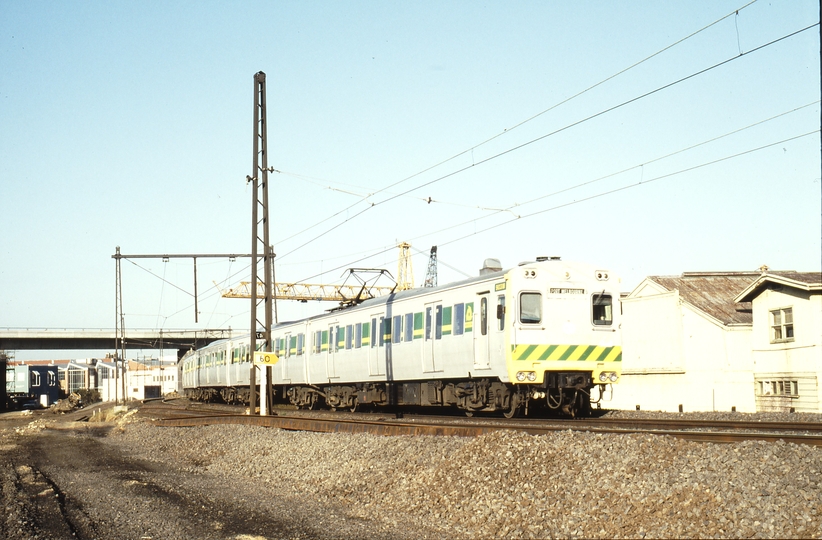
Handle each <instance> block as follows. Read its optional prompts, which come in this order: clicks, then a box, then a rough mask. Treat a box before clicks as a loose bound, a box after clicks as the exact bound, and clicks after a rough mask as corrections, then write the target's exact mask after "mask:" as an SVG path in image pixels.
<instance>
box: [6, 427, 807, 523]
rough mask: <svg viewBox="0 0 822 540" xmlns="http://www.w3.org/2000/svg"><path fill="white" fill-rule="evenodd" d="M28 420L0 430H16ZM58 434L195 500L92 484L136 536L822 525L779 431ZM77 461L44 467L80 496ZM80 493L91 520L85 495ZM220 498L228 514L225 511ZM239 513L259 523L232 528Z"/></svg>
mask: <svg viewBox="0 0 822 540" xmlns="http://www.w3.org/2000/svg"><path fill="white" fill-rule="evenodd" d="M40 428H42V423H41V425H40V426H38V425H37V424H36V423H35V424H34V425H33V427H26V428H18V429H17V430H9V429H7V430H4V432H3V433H2V434H0V435H2V439H3V442H5V443H7V444H9V443H13V444H17V445H22V444H26V442H25V440H26V439H27V438H33V437H37V436H38V434H39V433H40V432H41V431H43V430H42V429H40ZM48 431H50V430H45V431H44V433H45V432H48ZM69 437H73V438H76V439H78V440H79V441H81V440H85V439H88V440H89V441H90V440H91V439H93V440H94V441H95V444H97V442H99V443H100V444H101V445H102V447H103V448H104V449H105V450H106V452H109V451H110V452H112V455H115V456H122V457H123V461H124V462H131V463H135V462H137V463H139V462H144V463H146V467H145V471H144V472H132V473H131V474H132V476H133V478H132V477H130V478H131V479H130V480H129V482H130V483H129V486H132V485H133V484H134V483H135V482H136V483H137V484H136V485H137V486H138V487H139V485H144V486H145V485H148V486H153V487H152V489H155V490H163V492H164V493H166V494H169V493H171V494H180V495H179V496H184V497H188V498H196V499H198V500H202V504H200V503H199V502H198V503H197V505H198V506H196V508H197V509H199V508H200V507H202V510H200V511H198V515H197V516H189V517H187V516H181V515H168V516H165V517H161V516H153V515H151V514H152V513H157V514H161V513H163V512H164V508H166V507H164V506H163V505H158V506H155V507H152V508H151V510H150V512H147V511H146V508H145V506H143V507H139V504H140V501H139V500H138V499H137V498H135V497H134V495H133V494H131V495H130V494H129V492H128V491H127V490H123V491H122V492H120V493H116V492H111V493H99V494H97V495H95V496H97V497H100V498H103V499H105V498H108V500H109V502H110V504H111V506H112V508H116V509H117V512H122V513H123V515H127V516H128V519H129V520H132V522H133V527H134V530H135V531H137V533H135V534H136V536H131V537H134V538H139V537H141V535H142V536H143V537H146V538H183V537H186V535H187V534H189V535H190V534H193V533H196V534H197V535H198V536H201V537H204V531H210V532H209V533H208V535H207V536H208V537H213V538H252V537H254V538H320V537H322V538H353V537H366V536H367V537H379V538H469V537H470V538H488V537H500V538H549V537H553V538H569V537H576V538H646V537H647V538H657V537H658V538H680V537H690V538H697V537H698V538H704V537H725V538H774V537H780V538H784V537H794V538H809V537H817V538H818V537H822V448H816V447H811V446H801V445H794V444H789V443H783V442H779V443H766V442H745V443H739V444H707V443H694V442H687V441H682V440H680V439H676V438H673V437H668V436H654V435H614V434H593V433H585V432H572V431H562V432H557V433H554V434H551V435H540V436H532V435H527V434H524V433H521V432H494V433H491V434H487V435H483V436H480V437H476V438H457V437H426V436H417V437H381V436H374V435H367V434H360V435H350V434H343V433H339V434H317V433H307V432H290V431H283V430H279V429H275V428H260V427H250V426H240V425H218V426H206V427H195V428H167V427H157V426H154V425H152V424H151V423H150V422H148V421H146V420H145V419H139V418H137V417H135V416H134V415H131V416H129V418H128V419H126V420H125V421H123V420H121V421H119V422H118V423H117V424H115V425H114V427H113V428H112V429H110V430H109V431H108V432H107V434H106V435H105V436H101V434H100V433H99V431H98V432H92V430H91V429H82V428H78V429H76V430H74V431H73V432H72V433H71V434H70V435H69ZM9 447H10V446H6V448H9ZM82 462H83V457H82V456H78V469H77V470H50V469H49V468H48V467H43V473H44V474H47V475H48V476H49V477H50V479H51V481H52V482H54V483H55V484H58V485H59V486H60V487H61V489H62V492H63V493H64V494H65V496H66V498H67V499H68V500H71V499H73V498H74V497H75V492H77V491H83V493H86V495H85V496H86V497H90V495H89V492H90V491H92V490H91V488H90V487H89V486H88V485H85V484H84V483H83V482H84V478H85V475H84V474H83V471H82V467H81V466H79V465H80V464H82ZM17 468H18V470H19V468H20V467H19V465H18V467H17ZM156 471H163V473H162V474H159V473H158V472H156ZM12 472H13V471H7V470H3V474H4V475H6V476H10V475H11V473H12ZM18 476H19V473H18ZM143 489H145V487H144V488H143ZM73 490H75V491H74V492H73ZM113 491H120V490H113ZM8 495H9V494H8V493H6V497H5V501H6V509H7V511H10V510H13V509H14V508H13V507H12V506H10V505H11V504H12V503H11V502H10V499H9V496H8ZM176 496H178V495H175V497H176ZM86 501H87V502H86V503H85V505H86V508H85V509H84V512H85V514H86V515H88V516H89V519H92V520H94V519H96V517H95V514H94V513H93V512H92V511H91V510H89V508H90V507H94V505H95V504H97V503H95V502H94V501H92V500H91V499H86ZM129 505H132V506H134V509H133V512H132V511H131V510H129V508H130V507H129ZM229 506H230V507H231V508H229ZM229 510H231V511H232V512H233V513H234V515H235V516H239V520H240V522H241V523H240V525H239V526H238V525H237V524H236V523H235V524H233V525H231V524H228V523H226V521H227V518H226V516H223V515H222V514H223V512H225V514H226V515H227V514H228V513H229ZM245 516H248V518H247V519H248V520H249V521H248V522H249V524H250V523H251V522H252V520H253V521H254V522H255V523H256V521H257V520H259V519H260V516H266V518H268V519H269V520H270V522H271V523H270V524H268V525H266V527H267V528H265V529H264V530H263V531H262V532H261V529H262V526H261V525H259V524H258V525H257V526H256V529H254V535H252V536H246V535H238V534H235V532H236V531H237V530H242V526H241V525H242V522H243V520H244V519H246V518H245ZM234 519H235V520H236V519H238V518H237V517H235V518H234ZM141 520H144V521H141ZM229 525H231V526H229ZM252 528H253V527H251V526H250V525H249V530H251V529H252ZM232 531H235V532H232ZM123 537H128V536H123Z"/></svg>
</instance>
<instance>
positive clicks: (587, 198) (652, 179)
mask: <svg viewBox="0 0 822 540" xmlns="http://www.w3.org/2000/svg"><path fill="white" fill-rule="evenodd" d="M819 132H820V130H818V129H816V130H813V131H809V132H807V133H802V134H801V135H796V136H794V137H789V138H787V139H782V140H780V141H776V142H773V143H770V144H766V145H763V146H759V147H757V148H751V149H749V150H745V151H743V152H738V153H736V154H732V155H730V156H725V157H722V158H719V159H714V160H711V161H708V162H705V163H701V164H699V165H694V166H692V167H687V168H685V169H681V170H678V171H675V172H672V173H667V174H663V175H660V176H656V177H654V178H649V179H647V180H640V181H639V182H635V183H633V184H628V185H625V186H621V187H618V188H615V189H611V190H608V191H603V192H601V193H597V194H594V195H591V196H589V197H584V198H582V199H578V200H574V201H570V202H567V203H563V204H559V205H556V206H553V207H551V208H545V209H543V210H539V211H537V212H532V213H530V214H525V215H523V216H521V217H519V218H515V219H510V220H508V221H504V222H502V223H497V224H496V225H491V226H490V227H486V228H484V229H480V230H478V231H474V232H472V233H470V234H466V235H464V236H461V237H459V238H454V239H453V240H448V241H446V242H440V243H439V245H440V246H447V245H449V244H453V243H455V242H459V241H460V240H465V239H466V238H469V237H471V236H475V235H477V234H480V233H484V232H487V231H490V230H492V229H496V228H498V227H502V226H503V225H508V224H510V223H513V222H515V221H518V220H521V219H526V218H530V217H533V216H537V215H540V214H545V213H547V212H552V211H554V210H559V209H560V208H565V207H568V206H572V205H575V204H580V203H583V202H586V201H590V200H593V199H597V198H599V197H604V196H606V195H611V194H614V193H618V192H620V191H625V190H627V189H631V188H635V187H639V186H641V185H646V184H650V183H651V182H656V181H657V180H662V179H665V178H670V177H672V176H676V175H679V174H684V173H687V172H690V171H694V170H696V169H701V168H703V167H708V166H710V165H715V164H717V163H721V162H723V161H727V160H729V159H734V158H737V157H740V156H744V155H746V154H751V153H753V152H758V151H760V150H765V149H767V148H772V147H774V146H777V145H779V144H784V143H786V142H790V141H794V140H797V139H801V138H803V137H808V136H810V135H813V134H815V133H819Z"/></svg>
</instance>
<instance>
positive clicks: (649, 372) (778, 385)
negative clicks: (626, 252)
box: [603, 269, 822, 412]
mask: <svg viewBox="0 0 822 540" xmlns="http://www.w3.org/2000/svg"><path fill="white" fill-rule="evenodd" d="M763 270H765V269H763ZM622 310H623V323H622V339H623V356H622V363H623V366H622V379H621V381H620V383H619V384H618V385H616V386H615V388H614V394H613V399H612V400H611V401H606V402H604V403H603V406H604V407H607V408H616V409H634V408H635V407H640V408H641V409H643V410H661V411H670V412H677V411H679V410H680V408H681V410H683V411H685V412H693V411H731V410H734V409H735V410H737V411H740V412H756V411H771V410H784V411H789V410H795V411H796V412H822V404H820V400H819V396H820V392H819V391H818V385H819V381H820V378H822V367H820V364H822V273H819V272H768V271H761V272H710V273H709V272H692V273H684V274H682V275H681V276H651V277H648V278H646V279H645V280H644V281H643V282H642V283H640V284H639V285H638V286H637V287H636V289H634V290H633V291H632V292H631V293H630V294H629V295H628V296H627V297H626V298H623V300H622ZM800 317H801V322H800ZM800 331H801V332H802V334H801V335H800Z"/></svg>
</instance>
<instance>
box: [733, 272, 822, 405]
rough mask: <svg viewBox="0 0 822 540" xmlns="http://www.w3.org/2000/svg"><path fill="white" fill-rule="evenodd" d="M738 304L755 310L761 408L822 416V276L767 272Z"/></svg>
mask: <svg viewBox="0 0 822 540" xmlns="http://www.w3.org/2000/svg"><path fill="white" fill-rule="evenodd" d="M736 301H738V302H751V303H752V305H753V337H752V345H753V351H752V354H753V378H754V389H755V392H756V402H757V409H758V410H773V409H776V410H784V409H794V410H795V411H797V412H822V399H821V398H822V392H820V389H819V385H820V381H822V273H820V272H773V273H771V272H766V273H764V274H762V275H761V276H759V277H758V279H756V280H755V281H754V282H753V283H751V284H750V285H748V286H747V287H746V288H745V289H744V290H742V291H741V292H740V293H739V294H738V295H737V296H736Z"/></svg>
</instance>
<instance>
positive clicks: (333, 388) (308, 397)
mask: <svg viewBox="0 0 822 540" xmlns="http://www.w3.org/2000/svg"><path fill="white" fill-rule="evenodd" d="M495 266H496V267H495ZM618 287H619V279H617V278H616V277H615V276H614V275H612V274H611V273H610V272H609V271H607V270H603V269H600V268H597V267H594V266H590V265H587V264H582V263H574V262H565V261H561V260H559V258H554V257H552V258H546V257H540V258H538V259H537V260H536V261H533V262H526V263H522V264H520V265H519V266H517V267H514V268H511V269H508V270H501V269H499V263H498V262H497V261H496V260H495V259H488V260H486V264H485V266H484V267H483V269H482V270H481V271H480V275H479V276H477V277H473V278H470V279H466V280H463V281H459V282H455V283H450V284H448V285H442V286H439V287H432V288H420V289H411V290H407V291H403V292H398V293H394V294H391V295H389V296H386V297H380V298H374V299H370V300H367V301H365V302H363V303H361V304H359V305H356V306H354V307H349V308H345V309H342V310H338V311H331V312H329V313H325V314H322V315H318V316H315V317H310V318H307V319H303V320H299V321H292V322H286V323H281V324H278V325H276V326H275V327H274V328H273V331H272V335H273V339H272V342H273V352H274V354H275V355H276V356H277V358H278V361H277V363H276V364H275V365H274V366H273V367H271V369H270V370H266V369H260V368H259V366H258V367H257V369H260V371H259V372H258V375H257V376H256V380H257V381H258V383H259V382H261V381H262V380H264V377H265V376H266V372H269V373H270V377H271V384H272V385H273V390H274V396H273V399H274V402H275V403H276V402H279V403H287V404H291V405H294V406H297V407H301V408H313V407H320V406H322V407H330V408H333V409H337V408H345V409H351V410H355V409H357V408H359V407H382V406H403V405H408V406H431V407H455V408H457V409H461V410H463V411H465V412H466V413H467V414H469V415H470V414H473V413H474V412H480V411H486V412H495V411H496V412H502V413H503V414H504V415H505V416H506V417H512V416H515V415H518V414H520V413H525V414H528V413H529V411H533V410H535V409H553V410H556V411H561V412H562V413H564V414H566V415H570V416H575V415H579V414H583V413H587V412H590V410H591V403H592V402H593V403H596V402H598V401H599V400H600V399H601V398H602V396H603V393H604V390H605V388H606V386H607V385H612V384H614V383H618V382H619V379H620V376H621V361H622V347H621V342H620V331H619V328H620V310H619V288H618ZM259 356H260V355H259V353H258V357H259ZM253 358H254V355H253V354H251V351H249V339H248V336H247V335H246V336H244V337H239V338H235V339H228V340H222V341H218V342H214V343H212V344H210V345H209V346H207V347H204V348H202V349H200V350H196V351H189V352H188V353H187V354H186V355H185V356H184V357H183V358H182V359H181V360H180V364H181V365H180V369H181V372H182V377H181V378H182V386H183V391H184V392H185V394H186V395H187V396H188V397H190V398H192V399H196V400H222V401H225V402H227V403H248V399H249V393H250V392H249V386H248V385H249V378H250V377H249V376H250V367H251V363H252V359H253ZM263 384H265V383H264V382H263Z"/></svg>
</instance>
